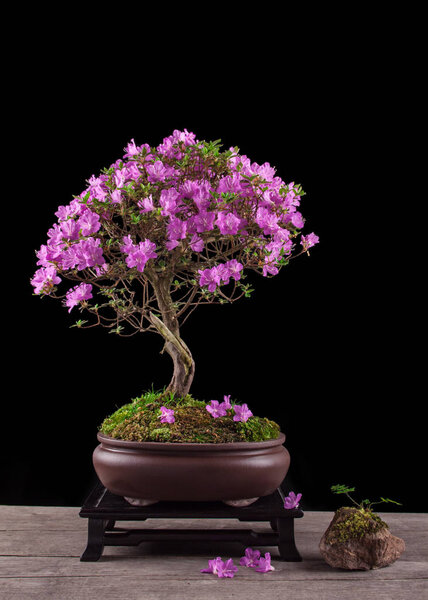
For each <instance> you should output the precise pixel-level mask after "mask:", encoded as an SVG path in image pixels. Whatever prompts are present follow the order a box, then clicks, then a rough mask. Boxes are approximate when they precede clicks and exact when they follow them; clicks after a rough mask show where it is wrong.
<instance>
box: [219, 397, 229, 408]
mask: <svg viewBox="0 0 428 600" xmlns="http://www.w3.org/2000/svg"><path fill="white" fill-rule="evenodd" d="M220 406H224V408H226V409H227V408H232V405H231V403H230V394H229V395H228V396H223V402H222V403H221V405H220Z"/></svg>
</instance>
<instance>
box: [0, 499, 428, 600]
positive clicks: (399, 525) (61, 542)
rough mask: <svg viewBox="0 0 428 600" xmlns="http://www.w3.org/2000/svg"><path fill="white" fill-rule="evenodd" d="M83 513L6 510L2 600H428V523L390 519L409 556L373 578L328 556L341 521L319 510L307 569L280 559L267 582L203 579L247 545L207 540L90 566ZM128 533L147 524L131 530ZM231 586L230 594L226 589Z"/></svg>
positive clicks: (168, 523)
mask: <svg viewBox="0 0 428 600" xmlns="http://www.w3.org/2000/svg"><path fill="white" fill-rule="evenodd" d="M78 512H79V508H76V507H21V506H20V507H14V506H1V507H0V597H1V598H2V600H3V599H4V600H27V598H31V599H33V598H38V597H40V598H43V600H45V599H46V600H48V599H49V598H52V599H54V600H58V598H61V600H68V599H69V598H70V599H72V600H83V599H85V600H86V599H88V598H96V597H99V596H101V595H102V597H103V600H110V599H111V598H115V599H116V598H118V597H125V596H126V598H127V600H128V599H129V600H132V599H133V598H138V599H140V598H142V597H147V598H150V600H157V599H159V600H163V599H164V598H165V599H166V598H168V600H174V599H178V598H180V599H181V598H182V599H183V600H187V599H188V598H189V597H194V598H200V597H204V600H210V599H211V598H213V599H214V598H215V599H216V600H217V599H218V597H219V596H220V595H224V594H225V593H226V594H227V595H230V596H233V598H234V600H240V599H241V598H244V597H245V598H246V600H248V598H249V597H250V598H254V597H256V596H258V597H259V598H262V599H263V598H266V600H267V599H268V598H269V599H272V598H273V599H275V598H278V599H279V598H280V599H281V600H284V599H285V598H286V597H292V598H293V600H308V599H310V598H314V599H316V600H324V599H325V600H335V599H336V598H338V599H340V600H348V598H349V599H351V598H352V600H358V598H364V600H371V599H373V600H374V599H376V600H383V599H385V600H407V599H408V598H417V599H418V600H422V599H423V600H425V599H428V581H427V573H428V542H427V540H428V535H427V532H428V515H427V514H425V513H423V514H420V513H380V515H381V516H382V518H384V520H385V521H386V522H387V523H388V524H389V526H390V529H391V532H392V533H393V534H395V535H398V536H399V537H402V538H403V539H404V540H405V542H406V551H405V552H404V554H403V555H402V557H401V558H400V559H399V560H398V561H396V562H395V563H394V564H393V565H390V566H389V567H387V568H385V569H378V570H372V571H342V570H338V569H331V568H330V567H329V566H328V565H327V564H326V563H325V562H324V561H323V560H322V558H321V556H320V554H319V551H318V543H319V540H320V538H321V535H322V533H323V532H324V531H325V529H326V528H327V526H328V524H329V523H330V521H331V519H332V516H333V513H331V512H321V511H320V512H318V511H311V512H307V513H305V516H304V517H303V518H302V519H297V520H296V522H295V527H296V543H297V547H298V549H299V551H300V552H301V554H302V557H303V562H301V563H285V562H282V561H279V560H278V549H277V548H276V547H275V548H269V547H265V548H263V549H262V551H263V552H266V551H270V552H271V554H272V564H273V565H274V566H275V569H276V570H275V571H274V572H270V573H266V574H261V573H255V572H254V571H252V570H250V569H245V568H243V567H239V571H238V574H237V575H236V576H235V578H234V579H233V580H232V579H225V580H222V579H218V578H216V577H215V576H213V575H206V574H202V573H200V569H201V568H205V567H206V566H207V561H208V559H209V558H213V557H214V556H222V557H223V558H229V557H232V558H234V562H235V564H238V562H239V557H240V556H241V555H242V552H243V548H242V546H241V545H240V544H232V543H219V544H205V543H203V542H200V543H198V544H194V543H192V544H191V545H190V544H189V545H187V546H186V545H182V544H172V543H165V544H160V543H144V544H141V545H140V546H139V547H106V548H105V551H104V554H103V556H102V558H101V560H100V561H98V562H95V563H84V562H80V560H79V557H80V554H81V553H82V552H83V550H84V548H85V546H86V531H87V519H81V518H80V517H79V516H78ZM124 525H125V526H130V525H134V526H137V527H138V526H141V523H140V524H135V523H126V524H125V523H124ZM243 526H244V527H249V528H252V529H257V530H260V531H269V529H270V528H269V526H268V525H267V523H260V522H247V523H245V524H244V523H242V522H239V521H237V520H232V519H222V520H221V521H217V520H211V519H191V520H190V519H150V520H148V521H145V522H144V528H146V527H153V528H155V529H156V528H162V529H163V528H172V529H175V528H179V527H183V528H186V527H192V528H197V529H200V528H208V527H213V528H218V527H222V528H242V527H243ZM224 585H228V586H229V588H228V590H227V592H226V590H225V589H224V588H223V587H221V588H220V587H219V586H224Z"/></svg>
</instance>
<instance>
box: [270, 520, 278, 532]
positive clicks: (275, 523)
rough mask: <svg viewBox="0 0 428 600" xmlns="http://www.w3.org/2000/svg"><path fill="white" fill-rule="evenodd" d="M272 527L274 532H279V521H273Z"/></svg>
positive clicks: (271, 522)
mask: <svg viewBox="0 0 428 600" xmlns="http://www.w3.org/2000/svg"><path fill="white" fill-rule="evenodd" d="M270 526H271V527H272V529H273V530H274V531H278V519H271V521H270Z"/></svg>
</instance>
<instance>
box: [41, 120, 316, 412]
mask: <svg viewBox="0 0 428 600" xmlns="http://www.w3.org/2000/svg"><path fill="white" fill-rule="evenodd" d="M221 148H222V146H221V143H220V140H217V141H214V142H207V141H199V140H197V139H196V136H195V134H194V133H190V132H188V131H187V130H184V131H177V130H176V131H174V132H173V134H172V135H170V136H169V137H166V138H165V139H163V141H162V143H160V144H159V145H158V146H157V147H151V146H149V145H148V144H143V145H141V146H137V145H136V143H135V142H134V140H131V142H130V143H129V144H128V145H127V147H126V148H125V149H124V155H123V157H122V158H120V159H118V160H117V161H116V162H114V163H113V164H111V165H110V166H109V167H108V168H105V169H104V170H102V172H101V173H100V174H98V175H97V176H95V175H93V176H92V177H90V179H89V180H88V181H87V187H86V189H84V190H83V191H82V193H81V194H79V195H77V196H74V197H73V199H72V200H71V202H70V203H69V204H68V205H62V206H60V207H59V208H58V210H57V212H56V213H55V215H56V217H57V221H56V223H54V224H53V225H52V227H51V229H49V231H48V240H47V242H46V244H43V245H42V246H41V247H40V249H39V250H38V251H37V252H36V255H37V259H38V260H37V266H38V269H37V271H36V272H35V274H34V277H33V278H32V280H31V283H32V285H33V287H34V293H35V294H37V295H42V296H50V297H52V298H58V299H61V300H62V302H63V304H64V306H65V307H66V308H68V312H69V313H71V312H72V311H77V310H78V311H79V312H80V313H83V314H84V318H79V319H78V320H77V321H76V323H75V324H74V325H73V326H75V327H79V328H82V329H83V328H87V327H94V326H104V327H106V328H107V329H108V330H109V332H110V333H115V334H117V335H120V336H130V335H134V334H137V333H145V332H154V333H156V334H159V335H160V336H162V338H163V340H164V350H165V351H166V352H167V353H168V354H169V355H170V356H171V358H172V361H173V374H172V379H171V381H170V383H169V385H168V386H166V389H165V394H166V395H167V396H165V395H164V398H165V397H169V398H170V399H173V398H181V399H183V398H186V397H187V398H189V397H190V396H189V390H190V387H191V384H192V380H193V378H194V373H195V362H194V358H193V356H192V353H191V351H190V349H189V347H188V346H187V344H186V343H185V341H184V340H183V339H182V337H181V334H180V326H181V325H182V324H183V323H184V322H185V321H186V319H187V318H188V317H189V315H190V314H191V313H192V312H193V310H194V309H195V308H197V307H198V306H199V305H202V304H214V303H220V304H223V303H230V302H234V301H236V300H238V299H239V298H242V297H249V296H250V295H251V292H252V288H251V285H250V284H249V283H247V282H246V276H247V273H248V272H250V271H255V272H257V273H259V274H261V275H262V276H264V277H273V276H276V275H277V274H278V273H279V271H280V270H281V269H282V268H283V267H284V266H286V265H287V264H288V263H289V261H290V260H291V259H292V258H294V257H296V256H298V255H301V254H304V253H309V252H308V251H309V249H310V248H311V247H312V246H313V245H314V244H316V243H317V242H318V236H317V235H315V234H314V233H309V234H306V235H304V234H303V233H302V228H303V226H304V218H303V216H302V214H301V212H300V210H299V208H300V202H301V198H302V196H303V195H304V192H303V190H302V188H301V186H300V185H297V184H295V183H294V182H292V183H285V182H284V181H283V180H282V179H281V178H280V177H279V176H278V175H276V172H275V169H274V168H273V167H272V166H271V165H270V164H269V163H267V162H265V163H264V164H257V163H255V162H252V161H251V160H250V159H249V158H248V157H247V156H245V155H242V154H240V152H239V149H238V148H237V147H235V148H229V149H228V150H225V151H224V150H222V149H221ZM66 281H68V282H70V283H69V285H68V286H67V285H66ZM168 394H169V396H168ZM145 404H150V403H148V402H145ZM167 404H168V403H165V402H164V404H163V409H162V410H163V411H164V412H163V413H162V414H163V416H164V417H165V416H168V413H166V412H165V410H172V409H171V408H168V406H167ZM211 407H213V408H218V403H217V405H215V404H214V405H213V404H211ZM223 408H225V407H224V405H223ZM226 409H231V406H227V407H226ZM239 411H241V412H242V407H241V408H239V407H237V408H236V409H235V414H238V412H239ZM244 412H245V411H244ZM169 414H170V417H171V418H173V416H172V414H171V413H169ZM212 416H220V415H218V414H217V415H215V414H212ZM171 418H170V421H169V422H173V421H171ZM247 418H248V413H247ZM238 420H239V419H238ZM245 420H246V419H241V422H242V421H245ZM167 422H168V421H167Z"/></svg>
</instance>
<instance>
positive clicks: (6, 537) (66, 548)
mask: <svg viewBox="0 0 428 600" xmlns="http://www.w3.org/2000/svg"><path fill="white" fill-rule="evenodd" d="M254 530H255V531H260V532H264V531H269V530H268V529H267V528H266V527H262V526H261V525H260V524H257V523H255V524H254ZM400 534H401V535H400V537H402V539H403V540H404V542H405V543H406V550H405V552H404V554H403V555H402V557H401V559H400V560H403V559H404V558H405V559H406V560H418V559H419V560H420V559H425V560H427V561H428V535H427V533H426V532H424V531H403V532H402V533H401V532H400ZM320 538H321V534H320V533H319V532H315V533H314V532H310V531H305V532H302V531H299V532H296V545H297V547H298V549H299V552H300V554H301V555H302V557H303V559H304V560H314V559H316V558H317V557H318V556H319V551H318V544H319V541H320ZM195 543H196V542H195ZM85 546H86V532H85V531H81V532H79V531H64V532H61V531H49V530H48V531H40V532H37V536H35V535H31V536H30V535H28V531H6V532H2V533H1V534H0V556H74V557H80V555H81V553H82V552H83V550H84V549H85ZM196 548H198V550H197V551H196ZM222 548H226V549H228V548H232V549H233V548H234V549H235V550H236V549H237V548H238V552H240V551H241V548H240V544H235V545H234V544H233V543H232V542H218V543H215V544H213V543H211V544H208V543H204V542H198V543H197V545H196V546H194V544H193V543H192V544H191V545H188V546H186V545H180V544H178V543H176V544H173V543H172V542H165V543H160V542H156V543H155V542H151V543H150V544H149V543H148V542H147V543H144V544H141V545H140V546H134V547H133V546H122V547H117V548H115V547H113V546H106V547H105V550H104V554H103V556H122V557H125V556H136V555H141V556H144V555H145V554H147V553H148V552H153V551H155V550H156V552H157V553H159V554H161V555H165V553H167V552H169V551H171V550H173V552H174V554H176V553H177V552H178V555H181V554H183V555H186V553H189V552H190V553H196V552H198V553H200V554H201V555H202V556H205V554H206V553H207V551H208V552H211V553H212V552H213V551H214V550H213V549H216V550H217V551H220V552H222ZM263 548H264V549H263V552H268V551H269V552H271V554H272V556H277V555H278V548H277V547H269V546H266V547H263Z"/></svg>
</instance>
